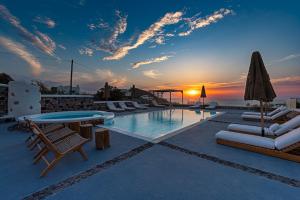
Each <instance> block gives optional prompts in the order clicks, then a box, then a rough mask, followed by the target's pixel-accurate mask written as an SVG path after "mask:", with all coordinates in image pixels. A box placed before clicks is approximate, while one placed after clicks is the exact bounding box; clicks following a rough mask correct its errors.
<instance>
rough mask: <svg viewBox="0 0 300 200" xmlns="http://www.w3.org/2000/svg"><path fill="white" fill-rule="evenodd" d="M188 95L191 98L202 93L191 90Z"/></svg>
mask: <svg viewBox="0 0 300 200" xmlns="http://www.w3.org/2000/svg"><path fill="white" fill-rule="evenodd" d="M186 93H187V94H188V95H190V96H196V95H198V94H200V91H198V90H194V89H191V90H188V91H187V92H186Z"/></svg>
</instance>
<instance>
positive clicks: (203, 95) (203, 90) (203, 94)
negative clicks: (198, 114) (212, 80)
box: [200, 85, 206, 109]
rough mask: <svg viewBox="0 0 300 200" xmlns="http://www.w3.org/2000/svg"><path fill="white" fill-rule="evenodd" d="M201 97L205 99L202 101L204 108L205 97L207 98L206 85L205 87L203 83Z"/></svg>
mask: <svg viewBox="0 0 300 200" xmlns="http://www.w3.org/2000/svg"><path fill="white" fill-rule="evenodd" d="M200 97H201V98H202V99H203V101H202V107H203V109H204V98H206V92H205V87H204V85H202V89H201V95H200Z"/></svg>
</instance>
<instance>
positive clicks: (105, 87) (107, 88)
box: [104, 82, 110, 101]
mask: <svg viewBox="0 0 300 200" xmlns="http://www.w3.org/2000/svg"><path fill="white" fill-rule="evenodd" d="M108 98H110V91H109V85H108V83H107V82H105V85H104V99H105V101H107V100H108Z"/></svg>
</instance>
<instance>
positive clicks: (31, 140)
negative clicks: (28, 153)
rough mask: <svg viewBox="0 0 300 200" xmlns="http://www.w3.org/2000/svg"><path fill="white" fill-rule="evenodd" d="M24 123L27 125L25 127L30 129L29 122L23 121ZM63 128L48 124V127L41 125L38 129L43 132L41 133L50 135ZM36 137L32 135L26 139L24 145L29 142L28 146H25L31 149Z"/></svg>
mask: <svg viewBox="0 0 300 200" xmlns="http://www.w3.org/2000/svg"><path fill="white" fill-rule="evenodd" d="M25 122H26V124H27V127H29V128H30V121H29V120H27V119H25ZM64 127H65V126H64V125H63V124H49V125H43V126H41V127H40V129H41V130H42V131H43V133H45V134H46V135H47V134H50V133H51V132H53V131H56V130H59V129H62V128H64ZM38 141H39V140H38V137H37V136H36V134H34V133H32V134H31V135H30V136H29V137H28V138H27V139H26V141H25V142H26V143H28V142H29V144H28V145H27V146H28V147H29V148H30V149H33V148H34V147H35V145H36V144H37V142H38Z"/></svg>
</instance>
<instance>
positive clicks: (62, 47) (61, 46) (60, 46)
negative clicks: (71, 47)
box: [58, 44, 67, 50]
mask: <svg viewBox="0 0 300 200" xmlns="http://www.w3.org/2000/svg"><path fill="white" fill-rule="evenodd" d="M58 47H59V48H61V49H63V50H66V49H67V48H66V47H65V46H64V45H62V44H59V45H58Z"/></svg>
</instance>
